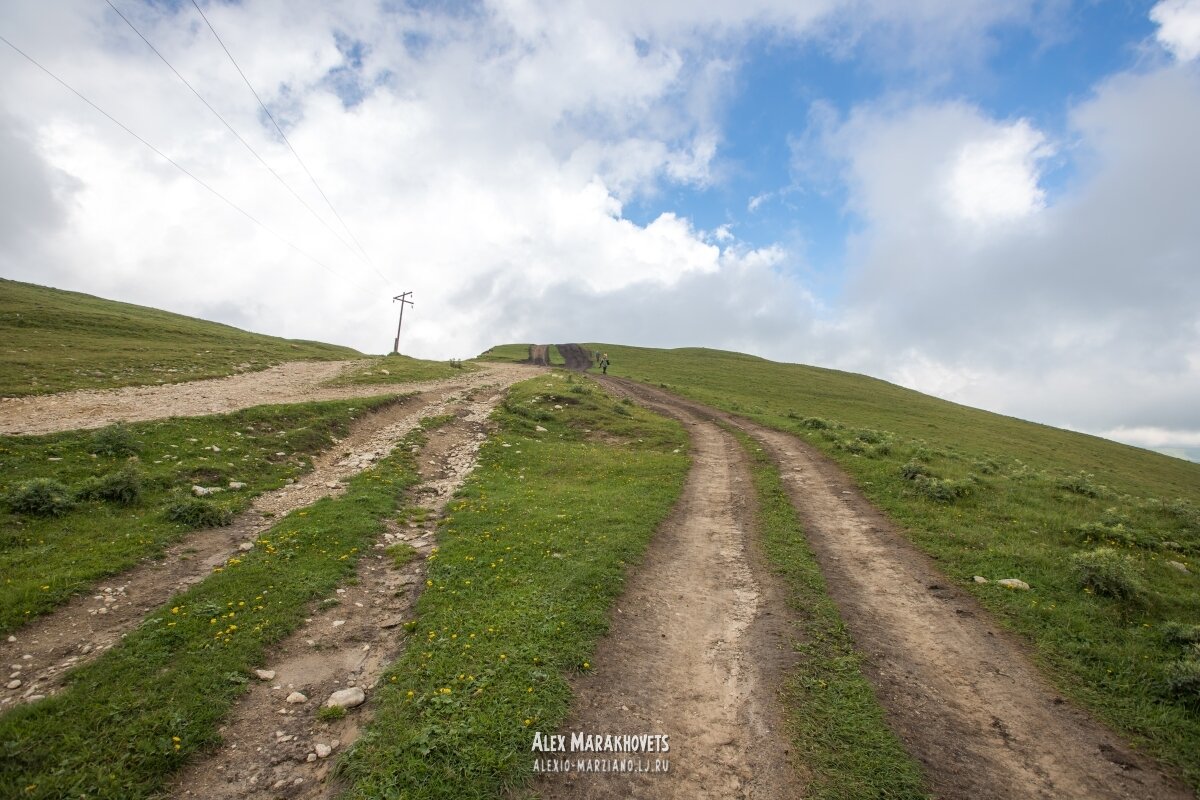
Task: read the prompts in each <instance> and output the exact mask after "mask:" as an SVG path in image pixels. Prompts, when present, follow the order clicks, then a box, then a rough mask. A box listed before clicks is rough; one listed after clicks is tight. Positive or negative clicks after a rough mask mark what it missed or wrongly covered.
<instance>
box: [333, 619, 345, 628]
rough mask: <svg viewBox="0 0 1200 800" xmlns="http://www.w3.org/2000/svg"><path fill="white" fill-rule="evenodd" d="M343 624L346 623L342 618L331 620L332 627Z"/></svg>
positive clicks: (338, 626)
mask: <svg viewBox="0 0 1200 800" xmlns="http://www.w3.org/2000/svg"><path fill="white" fill-rule="evenodd" d="M345 624H346V620H344V619H335V620H334V621H333V627H335V628H340V627H342V626H343V625H345Z"/></svg>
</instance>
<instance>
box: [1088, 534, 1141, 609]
mask: <svg viewBox="0 0 1200 800" xmlns="http://www.w3.org/2000/svg"><path fill="white" fill-rule="evenodd" d="M1071 565H1072V567H1073V568H1074V570H1075V577H1076V579H1077V580H1078V581H1079V585H1080V587H1082V588H1083V589H1085V590H1088V591H1091V592H1093V593H1095V594H1099V595H1104V596H1105V597H1115V598H1117V599H1119V600H1133V599H1136V598H1138V597H1139V596H1141V595H1142V594H1143V592H1144V591H1145V588H1144V586H1143V584H1142V579H1141V575H1140V574H1139V572H1138V568H1137V564H1136V563H1135V562H1134V560H1133V559H1132V558H1130V557H1129V556H1127V555H1123V554H1121V553H1118V552H1117V551H1116V550H1113V549H1112V548H1110V547H1097V548H1096V549H1095V550H1091V551H1087V552H1083V553H1076V554H1075V555H1073V556H1071Z"/></svg>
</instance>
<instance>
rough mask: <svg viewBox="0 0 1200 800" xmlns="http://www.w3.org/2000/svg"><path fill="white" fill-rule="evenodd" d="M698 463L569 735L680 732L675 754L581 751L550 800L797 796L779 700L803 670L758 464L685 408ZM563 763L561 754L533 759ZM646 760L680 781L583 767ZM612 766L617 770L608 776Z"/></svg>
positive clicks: (639, 575)
mask: <svg viewBox="0 0 1200 800" xmlns="http://www.w3.org/2000/svg"><path fill="white" fill-rule="evenodd" d="M646 405H649V406H650V407H652V408H653V409H654V410H655V411H660V412H662V413H667V414H670V415H671V416H675V417H677V418H679V419H680V420H681V421H682V422H683V424H684V425H685V426H686V427H687V429H688V432H689V434H690V436H691V442H692V456H693V459H694V460H693V466H692V470H691V472H690V473H689V475H688V480H687V484H686V486H685V487H684V490H683V494H682V495H681V497H680V499H679V502H678V504H677V505H676V507H675V509H674V510H673V512H672V514H671V516H670V517H669V518H668V519H667V521H666V522H665V523H664V524H663V525H662V527H661V528H660V529H659V530H658V531H657V532H656V533H655V535H654V538H653V540H652V541H651V543H650V545H649V547H648V549H647V551H646V554H645V558H644V559H643V561H642V563H641V564H640V565H639V566H638V567H637V568H636V569H635V570H634V571H633V573H632V574H631V575H630V577H629V578H628V580H627V583H626V589H625V592H624V594H623V595H622V597H621V598H620V599H619V600H618V601H617V604H616V606H617V607H616V610H615V611H614V613H613V614H612V617H611V624H612V627H611V630H610V632H609V634H608V636H606V637H605V638H604V639H603V640H602V641H601V642H600V645H599V647H598V649H597V652H596V655H595V665H594V669H593V670H592V671H591V672H589V673H587V674H585V675H584V676H582V677H580V678H578V679H576V680H575V681H574V691H575V703H574V705H573V709H572V712H571V714H570V717H569V718H568V720H567V722H566V723H565V724H564V726H563V730H562V731H561V732H562V733H565V734H566V735H567V737H568V739H567V742H568V745H569V742H570V733H571V732H584V733H588V734H602V735H603V734H614V735H617V734H666V735H667V736H668V737H669V745H670V750H669V752H660V753H653V752H652V753H631V754H610V753H596V754H591V753H567V754H566V756H567V757H568V758H567V761H568V763H569V764H570V766H571V769H570V770H569V771H567V772H564V773H558V774H547V775H543V776H542V777H540V778H539V780H538V781H537V784H536V786H535V788H536V790H537V791H538V792H539V793H540V794H541V795H542V796H543V797H546V798H567V797H570V798H609V797H644V798H688V800H691V799H692V798H697V797H722V798H789V797H797V796H799V795H800V794H801V789H802V787H803V776H802V775H801V774H800V773H799V772H797V771H796V770H795V769H794V768H793V767H792V766H791V764H790V762H791V761H792V760H793V759H792V756H791V754H790V752H789V743H788V741H787V739H786V737H785V736H784V735H783V733H782V719H781V717H780V714H779V706H778V702H777V700H776V693H777V692H778V690H779V687H780V684H781V680H782V675H783V673H784V671H785V670H786V668H787V666H788V665H789V664H790V663H792V659H793V657H794V656H793V655H792V648H791V646H790V630H791V625H790V623H789V622H788V616H787V610H786V606H785V604H784V600H783V594H782V592H781V591H780V589H779V588H778V587H777V586H776V584H775V580H774V578H773V577H772V576H771V575H770V573H769V571H768V570H766V569H765V568H764V567H763V563H762V561H761V559H760V557H759V556H758V553H757V550H756V545H755V543H754V536H753V525H754V522H753V514H754V511H753V502H752V500H750V499H748V498H752V497H753V489H752V488H751V485H750V480H751V479H750V473H749V470H748V466H747V459H746V456H745V453H744V452H743V451H742V448H741V447H740V445H739V444H738V442H737V440H735V439H734V438H733V437H732V436H730V435H729V434H728V433H726V432H725V431H723V430H721V429H720V428H719V427H718V426H717V425H714V424H713V423H711V422H708V421H706V420H705V419H703V418H702V417H701V416H700V415H697V414H694V413H692V412H691V411H689V410H686V409H681V408H679V407H677V406H675V405H673V404H671V405H664V404H662V403H658V402H647V403H646ZM530 755H531V757H534V756H539V757H541V756H545V757H550V758H554V757H557V756H559V755H560V754H550V753H547V754H541V753H531V754H530ZM613 759H617V760H625V759H629V760H632V761H633V762H634V763H635V764H638V765H644V766H645V768H647V769H649V770H654V769H655V764H656V762H664V761H665V762H669V769H668V771H666V772H659V773H654V772H653V771H651V772H643V773H633V774H627V773H626V774H622V773H614V772H608V773H604V772H600V773H592V772H583V771H581V770H580V769H579V767H580V763H579V762H581V761H583V762H594V761H600V762H611V761H612V760H613ZM602 768H603V767H602Z"/></svg>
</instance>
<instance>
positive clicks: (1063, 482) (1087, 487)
mask: <svg viewBox="0 0 1200 800" xmlns="http://www.w3.org/2000/svg"><path fill="white" fill-rule="evenodd" d="M1093 477H1094V476H1092V475H1089V474H1087V473H1086V472H1080V473H1078V474H1075V475H1069V476H1067V477H1066V478H1062V479H1060V480H1059V481H1058V484H1057V486H1058V488H1060V489H1066V490H1067V491H1068V492H1073V493H1074V494H1078V495H1083V496H1084V497H1099V496H1100V494H1101V490H1102V489H1103V487H1101V486H1097V485H1096V484H1094V483H1092V478H1093Z"/></svg>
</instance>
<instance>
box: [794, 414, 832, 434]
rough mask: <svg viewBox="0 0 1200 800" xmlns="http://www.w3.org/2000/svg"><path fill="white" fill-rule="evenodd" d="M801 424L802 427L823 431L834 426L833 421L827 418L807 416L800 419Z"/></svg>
mask: <svg viewBox="0 0 1200 800" xmlns="http://www.w3.org/2000/svg"><path fill="white" fill-rule="evenodd" d="M800 425H801V427H804V428H808V429H809V430H812V431H821V430H825V429H826V428H832V427H833V423H832V422H830V421H829V420H827V419H821V418H820V417H805V418H804V419H802V420H800Z"/></svg>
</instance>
